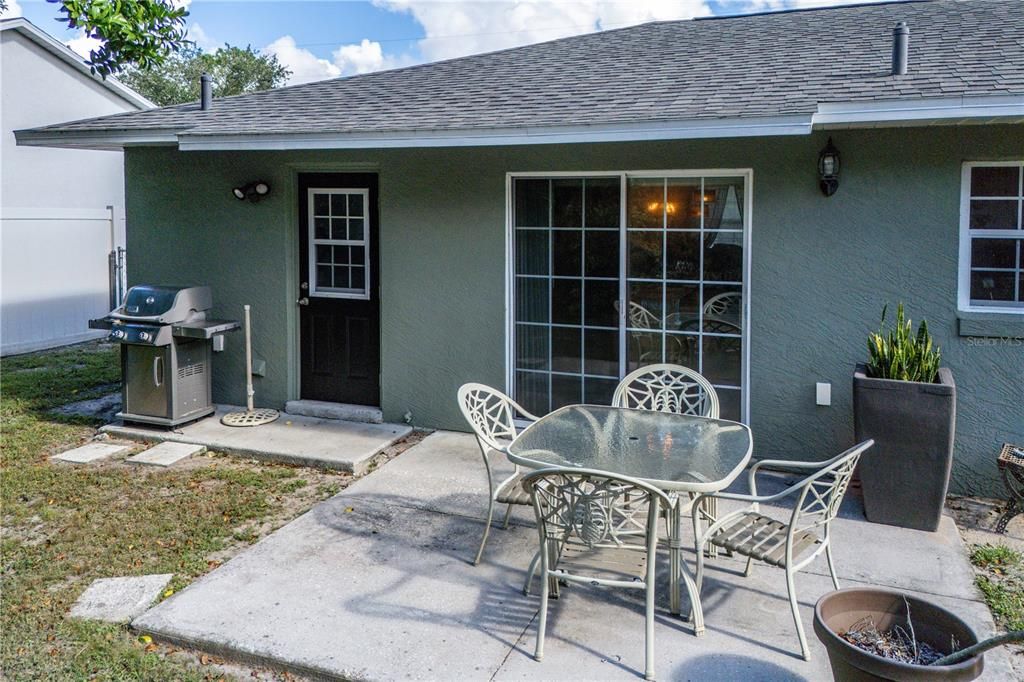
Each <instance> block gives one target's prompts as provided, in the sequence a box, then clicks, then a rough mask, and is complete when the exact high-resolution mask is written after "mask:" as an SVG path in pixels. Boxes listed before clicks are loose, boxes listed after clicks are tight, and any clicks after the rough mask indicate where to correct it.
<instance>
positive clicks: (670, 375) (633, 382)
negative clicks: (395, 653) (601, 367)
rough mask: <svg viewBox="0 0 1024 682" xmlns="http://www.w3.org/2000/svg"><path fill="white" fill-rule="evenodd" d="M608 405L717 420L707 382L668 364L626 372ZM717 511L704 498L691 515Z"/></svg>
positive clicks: (712, 501) (711, 518)
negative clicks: (610, 403)
mask: <svg viewBox="0 0 1024 682" xmlns="http://www.w3.org/2000/svg"><path fill="white" fill-rule="evenodd" d="M612 405H614V406H615V407H631V408H634V409H638V410H652V411H655V412H673V413H675V414H689V415H695V416H698V417H709V418H711V419H718V414H719V407H718V394H717V393H715V389H714V387H713V386H712V385H711V382H709V381H708V380H707V379H705V378H704V377H703V376H701V375H700V374H699V373H698V372H695V371H694V370H692V369H690V368H689V367H683V366H682V365H671V364H658V365H647V366H646V367H641V368H639V369H637V370H636V371H634V372H631V373H630V374H627V375H626V376H625V378H623V380H622V381H621V382H619V385H618V387H617V388H616V389H615V393H614V394H613V395H612ZM717 513H718V511H717V502H716V501H715V499H714V498H713V497H706V498H705V499H704V500H703V502H702V503H701V504H700V505H699V506H697V507H695V509H694V515H695V516H699V517H701V518H703V519H705V520H707V522H708V523H711V522H713V521H714V520H715V516H716V515H717ZM711 551H712V554H714V553H715V550H714V549H712V550H711Z"/></svg>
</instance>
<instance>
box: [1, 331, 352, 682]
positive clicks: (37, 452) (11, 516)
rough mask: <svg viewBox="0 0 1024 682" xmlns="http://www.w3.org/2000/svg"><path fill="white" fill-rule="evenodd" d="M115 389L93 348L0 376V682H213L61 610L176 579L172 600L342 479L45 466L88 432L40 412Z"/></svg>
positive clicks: (204, 671) (204, 672)
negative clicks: (153, 580) (117, 580)
mask: <svg viewBox="0 0 1024 682" xmlns="http://www.w3.org/2000/svg"><path fill="white" fill-rule="evenodd" d="M119 379H120V370H119V366H118V359H117V349H116V348H111V347H108V346H105V345H102V344H90V345H85V346H78V347H74V348H71V349H65V350H60V351H55V352H44V353H37V354H33V355H26V356H18V357H13V358H5V359H4V360H3V361H2V363H0V420H2V432H0V452H2V463H0V494H2V497H0V509H2V528H3V531H2V535H0V539H2V543H0V571H2V580H3V591H2V594H0V631H2V634H0V679H10V680H28V679H32V680H78V679H80V680H87V679H88V680H93V679H95V680H206V679H217V678H218V677H219V673H211V669H209V668H205V667H203V666H202V665H198V664H196V663H194V662H193V661H192V660H191V659H189V658H188V657H182V656H178V655H174V656H168V655H167V653H168V649H167V647H158V646H155V645H147V643H146V642H144V641H142V640H140V638H139V637H137V636H136V635H135V634H133V633H131V632H130V631H129V630H128V629H127V627H124V626H112V625H104V624H98V623H92V622H83V621H74V620H71V619H69V618H67V611H68V609H69V608H70V606H71V604H72V603H73V602H74V601H75V599H77V598H78V596H79V595H80V594H81V593H82V591H83V590H84V589H85V588H86V587H87V586H88V585H89V584H90V582H91V581H92V580H93V579H95V578H104V577H113V576H125V575H144V574H149V573H173V574H174V576H175V577H174V580H173V582H172V585H171V588H172V589H173V590H177V589H180V588H181V587H183V586H184V585H186V584H188V583H189V582H190V581H192V580H193V579H195V578H196V577H197V576H199V575H201V574H203V573H205V572H206V571H209V570H211V569H212V568H214V567H215V566H217V565H218V564H219V562H220V561H222V560H224V559H225V558H227V557H229V556H230V555H231V554H233V553H234V552H237V551H238V550H239V549H241V548H243V547H245V546H248V544H250V543H252V542H255V541H256V540H257V539H259V538H260V537H262V536H263V535H265V534H266V533H268V532H269V531H270V530H273V529H274V528H276V527H278V526H280V525H282V524H283V523H284V522H286V521H287V520H288V519H290V518H292V517H294V516H295V515H297V514H298V513H300V512H302V511H304V510H305V509H307V508H308V507H309V506H311V505H312V504H314V503H315V502H317V501H319V500H321V499H324V498H326V497H328V496H330V495H332V494H334V493H336V492H337V491H338V490H340V489H341V488H342V487H344V486H345V485H346V484H347V483H348V482H349V480H350V477H349V476H347V475H343V474H331V473H328V472H322V471H317V470H311V469H303V468H297V467H290V466H285V465H273V464H260V463H256V462H254V461H249V460H240V459H237V458H231V457H225V456H221V455H209V456H206V455H203V456H200V457H198V458H195V459H193V460H191V461H189V462H188V463H187V464H185V465H176V466H175V467H172V468H170V469H159V468H156V467H142V466H137V465H131V464H126V463H125V462H124V461H123V458H115V459H114V460H113V461H105V462H102V463H99V464H89V465H84V466H76V465H67V464H56V463H51V462H50V461H49V459H48V457H49V455H51V454H54V453H56V452H60V451H62V450H64V449H66V448H68V447H73V446H75V445H77V444H80V443H83V442H85V441H86V440H88V439H89V438H91V437H92V436H93V435H94V433H95V426H96V424H95V423H92V422H91V421H90V420H88V419H84V418H74V417H62V416H60V417H59V416H54V415H53V414H51V413H49V412H48V410H49V409H50V408H52V407H55V406H58V405H62V404H65V403H67V402H71V401H75V400H82V399H86V398H90V397H96V396H97V395H99V394H101V393H103V392H109V391H110V390H111V385H112V384H115V383H116V382H118V381H119ZM203 658H204V659H205V658H206V657H203Z"/></svg>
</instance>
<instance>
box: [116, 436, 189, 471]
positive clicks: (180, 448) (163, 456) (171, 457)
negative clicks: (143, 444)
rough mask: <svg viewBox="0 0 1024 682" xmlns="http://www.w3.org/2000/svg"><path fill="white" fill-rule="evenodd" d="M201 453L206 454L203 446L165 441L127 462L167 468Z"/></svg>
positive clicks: (133, 456)
mask: <svg viewBox="0 0 1024 682" xmlns="http://www.w3.org/2000/svg"><path fill="white" fill-rule="evenodd" d="M201 452H206V447H205V446H203V445H193V444H191V443H172V442H170V441H165V442H163V443H160V444H159V445H154V446H153V447H151V448H150V449H148V450H145V451H143V452H140V453H139V454H137V455H132V456H131V457H129V458H128V459H127V460H125V461H127V462H131V463H132V464H150V465H153V466H158V467H169V466H171V465H172V464H175V463H176V462H180V461H181V460H183V459H186V458H187V457H191V456H193V455H198V454H199V453H201Z"/></svg>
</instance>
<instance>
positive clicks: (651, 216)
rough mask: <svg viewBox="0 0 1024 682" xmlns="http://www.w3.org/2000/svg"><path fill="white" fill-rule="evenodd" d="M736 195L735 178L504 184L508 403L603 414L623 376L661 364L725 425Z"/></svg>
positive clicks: (739, 256) (731, 370) (740, 269)
mask: <svg viewBox="0 0 1024 682" xmlns="http://www.w3.org/2000/svg"><path fill="white" fill-rule="evenodd" d="M745 189H746V187H745V178H744V177H743V176H739V175H737V176H730V177H701V176H693V175H687V176H685V177H681V176H676V175H666V176H647V175H644V176H636V175H630V174H618V173H617V174H614V175H610V174H609V175H604V176H581V177H571V178H570V177H518V178H515V179H514V181H513V185H512V198H511V200H512V207H511V208H512V226H513V235H512V237H513V244H512V251H513V263H514V289H513V318H514V319H513V329H512V334H513V339H514V343H513V356H512V363H513V377H512V380H513V388H512V390H513V395H514V397H515V398H516V400H518V401H519V402H521V403H522V404H523V406H524V407H526V408H527V409H528V410H531V411H533V412H537V413H540V414H544V413H546V412H548V411H550V410H553V409H557V408H558V407H561V406H562V405H566V404H571V403H579V402H588V403H607V402H609V401H610V399H611V395H612V392H613V391H614V388H615V386H616V384H617V382H618V379H619V378H620V377H622V376H624V375H625V374H626V373H628V372H630V371H632V370H633V369H636V368H637V367H639V366H642V365H648V364H653V363H659V362H670V363H675V364H681V365H685V366H688V367H691V368H693V369H696V370H697V371H699V372H701V373H702V374H703V375H704V376H706V377H707V378H708V379H709V380H710V381H711V382H712V384H714V385H715V387H716V390H717V392H718V394H719V398H720V399H721V403H722V416H723V417H726V418H731V419H739V418H740V417H741V416H742V404H743V401H742V389H743V377H744V366H743V363H744V353H743V351H744V334H743V319H744V316H743V299H742V296H743V275H744V253H743V249H744V233H745V232H744V230H745V219H744V210H745V209H744V196H745ZM623 247H624V249H623Z"/></svg>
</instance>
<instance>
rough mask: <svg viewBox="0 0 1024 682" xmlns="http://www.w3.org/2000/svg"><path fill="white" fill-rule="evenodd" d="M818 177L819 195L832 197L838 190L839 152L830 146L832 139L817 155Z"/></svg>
mask: <svg viewBox="0 0 1024 682" xmlns="http://www.w3.org/2000/svg"><path fill="white" fill-rule="evenodd" d="M818 176H819V177H821V183H820V184H819V187H821V193H822V194H824V195H825V196H827V197H830V196H832V195H833V194H835V193H836V190H837V189H839V150H838V149H836V148H835V147H834V146H833V145H832V138H831V137H830V138H828V144H826V145H825V148H824V149H822V150H821V153H820V154H818Z"/></svg>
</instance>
